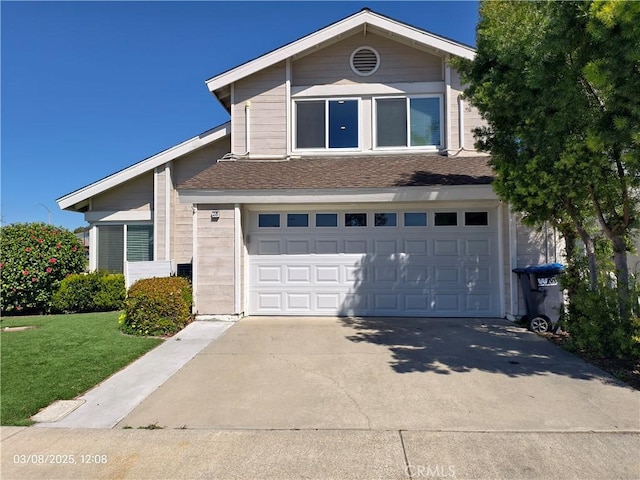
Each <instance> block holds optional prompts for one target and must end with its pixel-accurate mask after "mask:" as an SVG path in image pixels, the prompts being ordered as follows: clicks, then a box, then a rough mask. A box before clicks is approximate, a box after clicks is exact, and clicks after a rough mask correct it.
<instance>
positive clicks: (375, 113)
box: [371, 93, 444, 151]
mask: <svg viewBox="0 0 640 480" xmlns="http://www.w3.org/2000/svg"><path fill="white" fill-rule="evenodd" d="M418 98H437V99H438V100H439V102H440V108H439V113H440V118H439V122H440V142H439V143H438V144H436V145H415V146H413V145H411V100H412V99H418ZM392 99H404V100H405V102H406V107H407V110H406V112H407V116H406V122H407V123H406V127H407V138H406V140H407V145H406V146H405V145H391V146H379V145H378V100H392ZM371 101H372V106H371V127H372V132H373V138H372V139H371V143H372V147H373V149H374V150H429V151H437V150H440V149H442V148H443V147H444V95H443V94H439V93H430V94H418V95H374V96H373V97H372V98H371Z"/></svg>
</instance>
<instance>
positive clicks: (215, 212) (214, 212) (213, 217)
mask: <svg viewBox="0 0 640 480" xmlns="http://www.w3.org/2000/svg"><path fill="white" fill-rule="evenodd" d="M219 218H220V210H211V221H213V222H215V221H216V220H218V219H219Z"/></svg>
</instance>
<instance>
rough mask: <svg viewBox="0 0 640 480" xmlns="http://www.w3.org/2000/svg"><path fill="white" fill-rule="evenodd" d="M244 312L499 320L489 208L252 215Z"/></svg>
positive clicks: (493, 221) (493, 228)
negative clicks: (496, 317)
mask: <svg viewBox="0 0 640 480" xmlns="http://www.w3.org/2000/svg"><path fill="white" fill-rule="evenodd" d="M249 222H250V226H249V229H248V230H249V232H248V237H247V240H248V246H249V305H248V309H249V314H251V315H372V316H380V315H384V316H449V317H456V316H471V315H472V316H496V315H498V314H499V311H500V308H499V299H500V293H499V289H498V284H499V282H498V248H497V246H498V243H497V242H498V235H497V227H496V222H497V212H496V210H495V209H473V208H470V209H464V210H460V209H458V210H426V209H425V210H420V209H415V210H403V211H388V210H384V209H381V210H375V211H372V210H366V209H363V208H362V209H361V208H354V209H350V210H349V211H326V210H325V211H303V212H302V211H295V212H287V211H284V212H282V211H269V212H251V213H250V215H249Z"/></svg>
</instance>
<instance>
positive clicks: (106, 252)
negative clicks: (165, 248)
mask: <svg viewBox="0 0 640 480" xmlns="http://www.w3.org/2000/svg"><path fill="white" fill-rule="evenodd" d="M97 231H98V239H97V240H98V241H97V247H98V252H97V259H98V270H102V271H106V272H109V273H123V272H124V261H125V258H126V260H127V261H128V262H144V261H152V260H153V225H100V226H98V229H97ZM125 239H126V240H125Z"/></svg>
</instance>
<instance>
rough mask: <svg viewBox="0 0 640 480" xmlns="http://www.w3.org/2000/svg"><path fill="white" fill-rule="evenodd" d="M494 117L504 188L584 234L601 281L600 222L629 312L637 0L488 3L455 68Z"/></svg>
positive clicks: (639, 119)
mask: <svg viewBox="0 0 640 480" xmlns="http://www.w3.org/2000/svg"><path fill="white" fill-rule="evenodd" d="M456 66H457V67H458V68H459V69H460V70H461V72H462V74H463V79H464V80H465V81H466V83H467V84H468V85H469V87H468V89H467V90H466V92H465V94H466V95H467V96H468V97H469V98H470V99H471V102H472V103H473V104H474V105H475V106H476V107H477V108H478V110H479V111H480V113H481V114H482V116H483V117H484V118H485V120H486V121H487V126H486V127H483V128H479V129H477V130H476V132H475V134H476V139H477V141H478V145H479V147H480V148H481V149H483V150H486V151H490V152H491V154H492V164H493V166H494V168H495V170H496V174H497V180H496V183H495V187H496V191H497V193H498V194H499V195H500V196H501V197H502V198H504V199H505V200H507V201H509V202H510V203H511V204H512V206H513V207H514V208H515V209H516V210H518V211H521V212H523V213H524V214H525V216H526V217H527V218H528V219H529V221H531V222H537V223H540V222H543V221H550V222H552V223H553V224H555V225H556V226H558V227H560V228H561V231H562V233H563V234H564V236H565V238H567V239H569V238H573V237H576V236H579V237H580V238H581V239H582V241H583V243H584V244H585V250H586V252H587V255H588V256H589V259H590V262H589V263H590V270H591V283H592V286H593V287H595V285H596V279H597V275H596V257H595V247H594V238H593V229H592V228H591V227H592V225H593V224H594V221H597V224H598V225H599V227H600V230H601V232H602V234H604V235H605V236H606V238H607V239H608V240H609V241H610V242H611V244H612V246H613V251H614V260H615V266H616V277H617V280H618V288H619V291H620V307H621V313H623V315H625V314H626V312H625V311H624V305H625V304H626V296H627V295H628V293H627V292H628V285H629V273H628V269H627V264H626V251H627V245H628V241H629V239H630V237H631V236H632V234H633V233H634V229H635V228H637V227H638V215H639V210H640V209H639V196H638V195H639V192H640V162H639V158H640V95H638V92H640V3H638V2H616V1H574V2H553V1H546V2H512V1H484V2H482V3H481V5H480V22H479V24H478V29H477V54H476V57H475V59H474V60H473V61H470V62H469V61H464V60H460V61H458V62H457V65H456Z"/></svg>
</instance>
